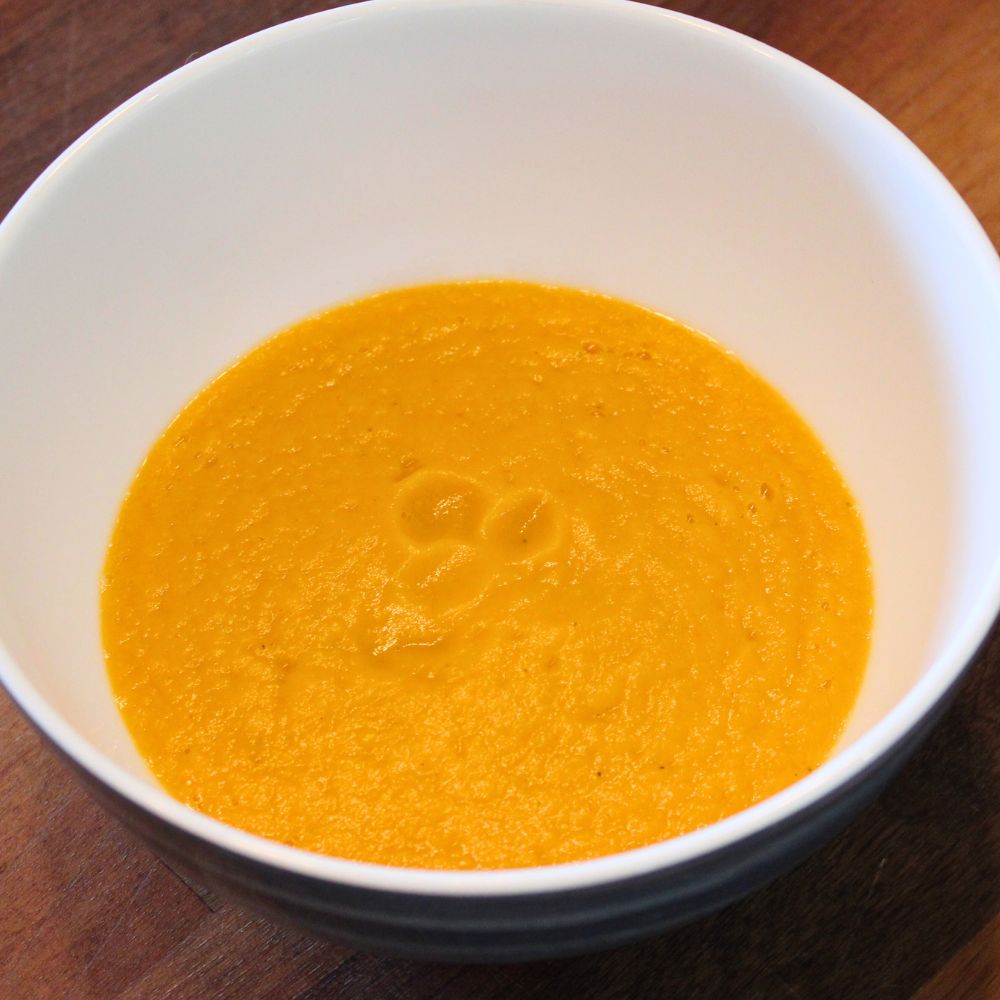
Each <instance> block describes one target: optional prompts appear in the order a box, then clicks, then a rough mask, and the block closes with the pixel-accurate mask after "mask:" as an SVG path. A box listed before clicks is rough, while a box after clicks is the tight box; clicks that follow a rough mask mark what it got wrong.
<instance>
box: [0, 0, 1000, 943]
mask: <svg viewBox="0 0 1000 1000" xmlns="http://www.w3.org/2000/svg"><path fill="white" fill-rule="evenodd" d="M473 276H514V277H521V278H529V279H536V280H540V281H545V282H558V283H567V284H571V285H580V286H584V287H589V288H595V289H599V290H603V291H605V292H608V293H611V294H613V295H618V296H622V297H624V298H627V299H632V300H634V301H636V302H640V303H643V304H645V305H648V306H651V307H653V308H655V309H658V310H661V311H663V312H665V313H668V314H669V315H671V316H675V317H677V318H679V319H681V320H683V321H685V322H687V323H690V324H692V325H693V326H695V327H698V328H700V329H702V330H704V331H706V332H708V333H709V334H711V335H713V336H714V337H716V338H717V339H719V340H720V341H722V342H723V343H724V344H725V345H726V346H728V347H730V348H732V349H733V350H735V351H736V352H737V353H738V354H739V355H741V356H742V357H743V358H744V359H745V360H747V361H748V362H749V363H750V364H751V365H753V366H755V367H756V368H757V369H758V370H759V371H760V372H762V373H763V374H764V375H765V376H766V377H767V378H768V379H770V380H771V381H772V382H773V383H774V384H775V385H776V386H778V387H779V388H780V389H781V390H782V391H783V392H784V393H785V394H786V395H787V396H788V397H789V398H790V399H791V400H792V401H793V402H794V404H795V405H796V406H797V407H798V408H799V410H800V411H801V412H802V413H803V414H804V415H805V416H806V418H807V419H808V420H809V421H810V422H811V424H812V425H813V427H814V428H815V429H816V430H817V431H818V433H819V434H820V436H821V437H822V439H823V440H824V441H825V442H826V443H827V445H828V446H829V449H830V451H831V452H832V454H833V456H834V458H835V460H836V461H837V462H838V463H839V465H840V467H841V469H842V470H843V472H844V473H845V475H846V477H847V479H848V481H849V482H850V484H851V486H852V487H853V489H854V491H855V494H856V496H857V497H858V499H859V501H860V504H861V507H862V511H863V515H864V518H865V521H866V524H867V527H868V531H869V533H870V540H871V546H872V554H873V558H874V565H875V575H876V624H875V633H874V646H873V651H872V657H871V666H870V668H869V671H868V676H867V679H866V681H865V684H864V688H863V691H862V693H861V696H860V699H859V701H858V704H857V708H856V710H855V712H854V714H853V716H852V719H851V721H850V724H849V726H848V729H847V732H846V734H845V736H844V738H843V740H842V743H841V745H840V747H839V749H838V752H837V753H836V754H835V755H834V757H833V758H832V759H831V760H830V761H829V762H828V763H827V764H826V765H825V766H823V767H821V768H820V769H819V770H817V771H816V772H814V773H813V774H811V775H810V776H809V777H807V778H805V779H803V780H802V781H800V782H798V783H797V784H796V785H794V786H792V787H791V788H789V789H787V790H786V791H784V792H782V793H781V794H779V795H776V796H775V797H773V798H771V799H769V800H767V801H765V802H762V803H760V804H759V805H757V806H755V807H753V808H752V809H749V810H747V811H745V812H743V813H740V814H739V815H736V816H733V817H731V818H730V819H727V820H725V821H723V822H721V823H718V824H715V825H714V826H711V827H708V828H706V829H703V830H699V831H697V832H695V833H692V834H689V835H687V836H684V837H680V838H677V839H675V840H671V841H667V842H665V843H661V844H656V845H654V846H651V847H647V848H643V849H641V850H636V851H630V852H628V853H624V854H618V855H615V856H611V857H607V858H602V859H599V860H595V861H587V862H582V863H577V864H568V865H559V866H552V867H547V868H537V869H521V870H516V871H509V872H495V871H494V872H488V871H484V872H442V871H419V870H403V869H394V868H388V867H379V866H374V865H366V864H359V863H355V862H348V861H342V860H338V859H335V858H330V857H322V856H319V855H315V854H310V853H306V852H303V851H299V850H295V849H292V848H289V847H286V846H283V845H281V844H277V843H272V842H269V841H266V840H263V839H260V838H258V837H255V836H252V835H250V834H247V833H243V832H241V831H238V830H235V829H232V828H230V827H228V826H225V825H223V824H221V823H218V822H215V821H213V820H211V819H208V818H206V817H205V816H202V815H199V814H198V813H196V812H194V811H192V810H190V809H188V808H186V807H185V806H183V805H180V804H179V803H178V802H176V801H174V800H173V799H171V798H170V797H169V796H168V795H166V793H165V792H163V791H162V790H161V789H160V788H159V787H158V785H157V784H156V782H155V781H154V780H153V779H152V778H151V776H150V774H149V772H148V771H147V769H146V767H145V765H144V763H143V762H142V760H141V759H140V758H139V756H138V755H137V753H136V750H135V748H134V747H133V745H132V742H131V740H130V738H129V736H128V734H127V732H126V730H125V728H124V726H123V724H122V720H121V718H120V717H119V714H118V712H117V710H116V707H115V704H114V701H113V698H112V695H111V691H110V688H109V685H108V680H107V677H106V676H105V670H104V664H103V658H102V653H101V645H100V637H99V631H98V577H99V573H100V568H101V563H102V558H103V554H104V550H105V545H106V544H107V541H108V536H109V532H110V529H111V525H112V522H113V519H114V517H115V514H116V511H117V508H118V504H119V501H120V500H121V498H122V495H123V491H124V490H125V488H126V486H127V484H128V483H129V481H130V479H131V477H132V475H133V473H134V471H135V469H136V467H137V465H138V464H139V462H140V461H141V460H142V458H143V455H144V453H145V452H146V449H147V448H148V447H149V445H150V444H151V443H152V441H153V440H154V439H155V438H156V436H157V435H158V433H159V432H160V431H161V429H162V428H163V427H164V425H165V424H166V422H167V421H168V420H169V419H170V417H171V416H172V415H173V414H174V413H175V412H176V411H177V410H178V408H179V407H180V406H181V405H182V404H183V403H184V402H185V401H186V400H187V399H188V398H189V397H190V395H191V394H192V393H193V392H194V391H195V390H196V389H197V388H198V387H200V386H201V385H202V384H203V383H204V382H205V381H206V380H207V379H208V378H209V377H211V376H212V375H213V374H214V373H216V372H218V371H219V369H220V368H222V367H223V366H225V365H226V364H227V363H229V362H230V361H231V360H233V359H234V358H236V357H237V356H238V355H240V354H241V353H242V352H244V351H245V350H247V349H248V348H249V347H250V346H251V345H253V344H254V343H256V342H257V341H259V340H260V339H261V338H263V337H264V336H265V335H267V334H269V333H271V332H272V331H274V330H275V329H278V328H280V327H282V326H284V325H286V324H288V323H289V322H291V321H293V320H295V319H296V318H298V317H301V316H303V315H304V314H306V313H309V312H311V311H313V310H316V309H318V308H320V307H323V306H327V305H330V304H333V303H335V302H337V301H338V300H341V299H344V298H345V297H354V296H357V295H359V294H362V293H365V292H369V291H373V290H376V289H383V288H387V287H391V286H395V285H403V284H407V283H412V282H419V281H425V280H434V279H444V278H461V277H473ZM0 317H2V318H3V319H2V326H0V424H2V426H3V428H4V432H3V434H2V437H0V468H2V469H3V470H4V474H3V489H2V490H0V635H2V638H3V643H4V645H5V647H6V650H5V652H4V653H3V655H2V656H0V679H2V680H3V683H4V684H5V685H6V687H7V689H8V690H9V691H10V693H11V694H12V696H13V697H14V698H15V700H16V701H17V702H18V703H19V704H20V706H21V707H22V708H23V710H24V711H25V713H26V714H27V715H28V716H29V717H30V718H31V719H32V720H33V721H34V723H35V725H36V726H37V727H38V728H39V729H40V730H41V731H42V732H43V733H44V734H45V735H46V736H47V737H48V739H49V740H50V741H51V742H52V743H53V744H54V745H55V747H56V748H58V750H59V751H61V752H62V754H63V755H65V757H67V758H68V759H69V760H70V761H71V762H72V763H73V764H74V765H75V766H76V768H77V769H78V770H79V771H80V772H81V773H82V774H83V775H84V776H85V777H86V778H87V779H88V781H89V782H90V784H91V785H92V787H93V788H94V790H95V791H96V793H97V794H98V795H99V796H100V797H101V798H102V799H104V800H105V801H106V802H108V803H109V804H110V805H111V806H112V807H113V808H114V809H116V810H117V811H118V813H119V814H120V815H122V816H123V818H124V819H125V820H126V821H127V822H128V823H130V824H131V825H132V826H133V827H134V828H136V829H138V830H140V831H141V832H142V833H144V835H145V836H147V838H149V839H150V841H151V842H152V843H153V844H154V845H155V846H156V847H157V849H158V850H160V851H161V852H163V853H164V854H166V855H168V856H170V857H171V858H173V860H174V862H175V863H177V862H178V861H179V862H180V863H183V864H187V865H188V867H190V868H193V869H195V870H196V871H197V873H198V874H199V875H200V877H202V878H204V879H206V880H207V881H210V882H214V883H216V884H220V883H221V884H222V886H223V887H224V888H228V889H229V890H230V891H232V892H235V893H236V894H238V895H241V896H242V897H243V898H250V899H252V900H256V901H257V902H258V903H259V904H260V905H262V906H264V907H265V908H268V909H269V910H270V911H271V912H281V913H285V914H286V915H291V916H293V917H294V918H295V919H298V920H299V921H300V922H302V923H304V924H306V925H308V926H311V927H315V928H321V929H326V930H329V931H331V932H333V933H335V934H338V935H339V936H340V937H342V938H343V939H345V940H348V941H352V942H354V943H360V944H363V945H366V946H369V947H376V948H382V949H387V950H395V951H402V952H408V953H411V954H421V955H437V956H448V957H461V958H485V957H523V956H528V955H540V954H555V953H562V952H569V951H574V950H582V949H585V948H589V947H597V946H600V945H607V944H611V943H615V942H617V941H621V940H625V939H628V938H631V937H635V936H638V935H640V934H643V933H648V932H649V931H651V930H653V929H655V928H656V927H660V926H664V925H666V924H668V923H670V922H676V921H677V920H681V919H686V918H690V917H691V916H693V915H695V914H696V913H699V912H702V911H704V910H705V909H708V908H711V907H713V906H717V905H720V904H721V903H722V902H725V901H727V900H728V899H731V898H733V897H734V896H735V895H737V894H739V893H741V892H744V891H747V890H748V889H749V888H752V887H753V886H754V885H757V884H759V883H760V882H761V881H763V880H764V879H766V878H767V877H769V876H770V875H772V874H774V873H775V872H776V871H778V870H780V869H781V868H782V867H784V866H787V865H788V864H790V863H791V862H792V861H794V860H795V859H796V858H797V857H799V856H801V854H802V853H803V852H804V851H805V850H807V849H808V848H809V847H810V846H811V845H812V844H813V843H814V842H816V841H817V840H819V839H821V838H822V837H824V836H826V835H828V834H829V832H830V831H831V830H832V829H834V828H835V827H836V826H838V825H839V824H840V823H842V822H843V821H844V820H845V819H846V817H847V816H848V815H849V814H850V813H851V811H852V810H854V809H856V808H857V807H858V806H859V804H860V803H861V802H862V801H863V800H864V799H866V798H867V797H869V796H870V795H871V794H873V792H874V791H875V790H876V789H877V787H878V786H879V785H880V784H881V783H883V782H884V781H885V780H886V778H887V777H888V776H889V774H890V773H891V772H892V770H893V769H894V768H895V767H897V766H898V765H899V763H900V762H901V760H902V759H903V758H904V757H905V755H906V754H907V753H909V752H910V750H911V749H912V747H913V746H914V745H915V743H916V741H917V740H918V739H919V737H920V736H921V735H922V734H923V733H924V732H925V731H926V729H927V726H928V725H929V723H930V721H931V720H932V719H933V718H934V716H935V715H936V714H937V713H939V712H940V710H941V708H942V706H943V704H944V702H945V699H946V696H947V695H948V693H949V692H950V691H951V690H952V689H953V688H954V685H955V683H956V681H957V680H958V679H959V677H960V675H961V674H962V672H963V670H964V669H965V666H966V665H967V663H968V662H969V659H970V657H972V655H973V654H974V652H975V650H976V648H977V646H978V644H979V643H980V641H981V639H982V638H983V636H984V634H985V633H986V631H987V629H988V627H989V625H990V623H991V621H992V620H993V617H994V615H995V614H996V612H997V608H998V602H1000V559H998V554H1000V517H997V511H998V510H1000V474H998V472H1000V393H998V392H997V390H996V387H997V386H998V385H1000V335H998V332H1000V268H998V262H997V258H996V255H995V253H994V251H993V249H992V247H991V245H990V243H989V241H988V240H987V239H986V237H985V236H984V234H983V232H982V231H981V229H980V228H979V226H978V225H977V223H976V222H975V220H974V219H973V217H972V215H971V214H970V213H969V211H968V210H967V209H966V207H965V206H964V205H963V203H962V202H961V200H960V199H959V198H958V196H957V195H956V194H955V192H954V191H953V190H952V189H951V188H950V187H949V186H948V184H947V183H946V182H945V181H944V180H943V178H942V177H941V176H940V175H939V174H938V173H937V172H936V170H935V169H934V168H933V167H932V166H931V165H930V164H929V163H928V161H927V160H926V159H925V158H924V157H923V156H922V155H921V154H920V153H919V152H918V151H917V150H916V149H915V148H914V147H913V146H912V145H911V144H910V143H909V142H908V141H907V140H906V139H905V138H904V137H903V136H902V135H901V134H900V133H899V132H897V131H896V130H895V129H894V128H892V126H890V125H889V124H888V123H887V122H886V121H885V120H884V119H882V118H880V117H879V116H878V115H877V114H876V113H875V112H874V111H872V110H871V109H870V108H869V107H867V106H866V105H864V104H863V103H861V102H860V101H859V100H857V99H856V98H854V97H852V96H851V95H850V94H849V93H847V92H846V91H844V90H842V89H841V88H840V87H838V86H837V85H836V84H834V83H832V82H830V81H829V80H827V79H825V78H824V77H822V76H820V75H819V74H817V73H815V72H813V71H812V70H810V69H808V68H806V67H805V66H803V65H801V64H800V63H797V62H795V61H794V60H792V59H789V58H788V57H786V56H783V55H781V54H780V53H778V52H775V51H773V50H771V49H769V48H767V47H766V46H763V45H759V44H757V43H755V42H753V41H750V40H748V39H746V38H743V37H741V36H739V35H736V34H733V33H731V32H728V31H725V30H723V29H720V28H717V27H715V26H713V25H710V24H706V23H703V22H700V21H697V20H693V19H691V18H688V17H683V16H681V15H678V14H672V13H667V12H664V11H660V10H655V9H651V8H649V7H642V6H638V5H633V4H629V3H624V2H617V0H546V2H540V0H374V2H371V3H367V4H363V5H361V6H352V7H346V8H342V9H339V10H336V11H331V12H327V13H323V14H318V15H315V16H313V17H309V18H304V19H303V20H300V21H294V22H291V23H289V24H284V25H281V26H279V27H277V28H274V29H271V30H269V31H265V32H262V33H261V34H259V35H254V36H252V37H250V38H246V39H243V40H242V41H240V42H237V43H235V44H234V45H230V46H227V47H226V48H224V49H221V50H219V51H218V52H214V53H212V54H211V55H208V56H206V57H204V58H203V59H199V60H198V61H196V62H194V63H191V64H190V65H188V66H185V67H184V68H183V69H181V70H178V71H177V72H176V73H173V74H171V75H170V76H168V77H166V78H165V79H163V80H161V81H160V82H159V83H156V84H154V85H153V86H152V87H150V88H149V89H147V90H145V91H143V92H142V93H141V94H139V95H138V96H137V97H135V98H134V99H133V100H131V101H129V102H128V103H126V104H125V105H123V106H122V107H121V108H119V109H118V110H117V111H115V112H113V113H112V114H111V115H109V116H108V117H107V118H106V119H105V120H104V121H102V122H101V123H99V124H98V125H97V126H95V127H94V128H93V129H91V130H90V132H88V133H87V134H86V135H85V136H84V137H83V138H82V139H80V140H79V141H78V142H77V143H76V144H75V145H74V146H73V147H72V148H71V149H69V150H68V151H67V152H66V153H65V154H63V155H62V156H61V157H60V158H59V159H58V160H57V161H56V162H55V163H54V164H53V165H52V166H51V167H50V168H49V169H48V170H47V171H46V172H45V173H44V174H43V175H42V177H41V178H39V180H38V181H37V182H36V183H35V184H34V185H33V186H32V188H31V189H30V190H29V191H28V193H27V194H26V195H25V196H24V197H23V198H22V199H21V201H20V202H19V203H18V204H17V206H16V207H15V208H14V210H13V211H12V212H11V213H10V215H9V217H8V218H7V219H6V221H5V222H4V223H3V224H2V227H0Z"/></svg>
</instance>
